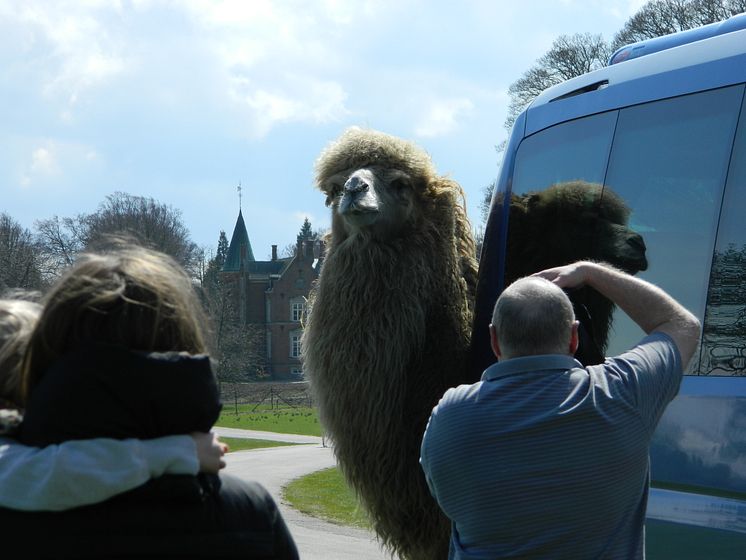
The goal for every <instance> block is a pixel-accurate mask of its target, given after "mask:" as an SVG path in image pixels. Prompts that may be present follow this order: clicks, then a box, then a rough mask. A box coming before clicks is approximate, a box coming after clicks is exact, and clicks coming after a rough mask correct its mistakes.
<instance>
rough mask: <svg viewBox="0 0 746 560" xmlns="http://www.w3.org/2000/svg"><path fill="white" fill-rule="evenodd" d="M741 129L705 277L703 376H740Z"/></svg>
mask: <svg viewBox="0 0 746 560" xmlns="http://www.w3.org/2000/svg"><path fill="white" fill-rule="evenodd" d="M745 217H746V123H744V122H742V123H741V125H740V128H739V132H738V136H737V138H736V142H735V145H734V149H733V157H732V158H731V166H730V174H729V176H728V184H727V186H726V190H725V196H724V198H723V211H722V215H721V217H720V225H719V227H718V237H717V245H716V247H715V255H714V257H713V262H712V272H711V275H710V291H709V293H708V296H707V311H706V313H705V320H704V329H703V330H704V337H703V340H702V352H701V361H702V367H701V373H702V374H703V375H746V227H744V223H743V220H744V218H745Z"/></svg>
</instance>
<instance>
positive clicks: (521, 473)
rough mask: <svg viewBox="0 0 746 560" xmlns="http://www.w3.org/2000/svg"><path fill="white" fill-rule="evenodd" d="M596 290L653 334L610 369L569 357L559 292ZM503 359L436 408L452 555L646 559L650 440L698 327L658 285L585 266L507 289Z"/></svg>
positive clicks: (500, 324)
mask: <svg viewBox="0 0 746 560" xmlns="http://www.w3.org/2000/svg"><path fill="white" fill-rule="evenodd" d="M585 285H587V286H590V287H592V288H594V289H595V290H597V291H598V292H600V293H601V294H603V295H604V296H606V297H608V298H609V299H610V300H611V301H613V302H614V303H615V304H616V305H618V306H619V307H620V308H621V309H622V310H623V311H624V312H625V313H626V314H627V315H629V317H630V318H631V319H632V320H633V321H634V322H635V323H637V324H638V325H639V326H640V327H641V328H642V330H643V331H645V333H647V336H645V337H644V338H643V339H642V340H641V341H640V342H639V343H638V344H637V345H636V346H635V347H634V348H632V349H631V350H629V351H628V352H625V353H624V354H621V355H619V356H616V357H613V358H607V359H606V361H605V362H604V363H603V364H600V365H595V366H589V367H583V366H582V365H581V364H580V363H579V362H577V361H576V360H575V359H574V358H573V355H574V353H575V350H576V349H577V347H578V322H577V321H576V320H575V317H574V315H573V309H572V304H571V303H570V300H569V299H568V298H567V295H566V294H565V293H564V291H563V290H564V289H572V288H577V287H580V286H585ZM489 328H490V335H491V343H492V350H493V352H494V353H495V356H496V357H497V360H498V361H497V363H496V364H494V365H492V366H490V367H489V368H488V369H487V370H486V371H485V372H484V374H483V375H482V379H481V381H479V382H478V383H475V384H473V385H461V386H459V387H456V388H454V389H450V390H448V391H447V392H446V393H445V395H443V398H442V399H441V400H440V402H439V403H438V405H437V406H436V407H435V408H434V409H433V412H432V415H431V416H430V421H429V423H428V426H427V429H426V431H425V435H424V437H423V441H422V449H421V456H420V463H421V465H422V469H423V470H424V472H425V476H426V478H427V481H428V484H429V486H430V490H431V491H432V493H433V496H435V498H436V500H437V501H438V503H439V504H440V507H441V509H442V510H443V511H444V512H445V514H446V515H447V516H448V517H449V518H450V519H451V521H452V530H451V546H450V554H449V558H451V559H470V560H471V559H480V560H488V559H489V560H494V559H497V558H542V559H546V558H582V559H585V558H623V559H635V558H644V556H645V537H644V521H645V509H646V506H647V498H648V489H649V473H650V465H649V459H648V455H649V447H650V440H651V437H652V434H653V431H654V430H655V426H656V425H657V423H658V420H659V419H660V417H661V415H662V414H663V411H664V410H665V408H666V406H667V405H668V403H669V402H670V401H671V400H672V399H673V398H674V396H676V393H677V392H678V389H679V384H680V382H681V376H682V375H683V370H684V369H685V367H686V364H687V363H688V362H689V360H690V359H691V357H692V354H693V353H694V350H695V349H696V347H697V344H698V342H699V337H700V325H699V321H698V320H697V319H696V318H695V317H694V316H693V315H692V314H691V313H690V312H689V311H687V310H686V309H685V308H684V307H682V306H681V305H680V304H679V303H677V302H676V301H675V300H674V299H673V298H671V297H670V296H669V295H668V294H666V293H665V292H663V291H662V290H661V289H659V288H657V287H656V286H654V285H652V284H650V283H648V282H645V281H643V280H640V279H638V278H634V277H632V276H630V275H628V274H625V273H623V272H620V271H617V270H615V269H613V268H611V267H609V266H606V265H603V264H597V263H591V262H579V263H575V264H571V265H568V266H563V267H558V268H553V269H549V270H545V271H542V272H540V273H538V274H535V275H534V276H531V277H527V278H522V279H520V280H517V281H516V282H514V283H513V284H511V285H510V286H509V287H508V288H507V289H506V290H505V291H504V292H503V293H502V294H501V295H500V297H499V298H498V300H497V303H496V304H495V309H494V313H493V317H492V324H491V325H490V327H489Z"/></svg>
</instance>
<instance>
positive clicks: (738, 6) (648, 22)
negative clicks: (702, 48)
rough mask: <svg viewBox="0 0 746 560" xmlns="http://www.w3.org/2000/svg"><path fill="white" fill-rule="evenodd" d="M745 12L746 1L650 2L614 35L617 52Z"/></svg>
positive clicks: (659, 0) (613, 42)
mask: <svg viewBox="0 0 746 560" xmlns="http://www.w3.org/2000/svg"><path fill="white" fill-rule="evenodd" d="M745 11H746V0H652V1H650V2H648V3H647V4H645V5H644V6H643V7H642V8H640V10H639V11H638V12H637V13H636V14H635V15H633V16H632V17H631V18H629V20H627V23H625V24H624V27H622V29H621V30H620V31H619V32H618V33H617V34H616V35H615V36H614V40H613V41H612V45H613V47H614V49H615V50H616V49H617V48H619V47H623V46H624V45H627V44H629V43H636V42H637V41H644V40H645V39H652V38H653V37H660V36H661V35H668V34H669V33H676V32H677V31H684V30H687V29H692V28H694V27H699V26H700V25H707V24H708V23H715V22H717V21H722V20H724V19H727V18H729V17H730V16H733V15H736V14H739V13H743V12H745Z"/></svg>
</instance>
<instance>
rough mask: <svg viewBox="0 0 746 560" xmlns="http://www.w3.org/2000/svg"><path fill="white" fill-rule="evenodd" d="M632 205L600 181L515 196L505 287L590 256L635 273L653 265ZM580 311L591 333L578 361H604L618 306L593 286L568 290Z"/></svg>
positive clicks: (560, 186)
mask: <svg viewBox="0 0 746 560" xmlns="http://www.w3.org/2000/svg"><path fill="white" fill-rule="evenodd" d="M629 214H630V211H629V207H628V206H627V205H626V204H625V202H624V201H623V200H622V199H621V198H620V197H619V196H618V195H617V194H616V193H614V192H613V191H612V189H610V188H609V187H606V188H604V187H602V186H601V185H599V184H596V183H587V182H585V181H568V182H565V183H557V184H555V185H552V186H550V187H549V188H547V189H544V190H542V191H537V192H531V193H527V194H525V195H513V197H512V199H511V204H510V218H509V222H508V232H509V233H508V250H507V259H506V269H505V285H506V286H507V285H508V284H510V283H511V282H513V281H514V280H517V279H518V278H521V277H523V276H527V275H529V274H533V273H534V272H538V271H540V270H543V269H545V268H550V267H553V266H560V265H563V264H568V263H572V262H575V261H578V260H583V259H589V260H595V261H603V262H607V263H609V264H611V265H614V266H616V267H617V268H620V269H621V270H624V271H625V272H628V273H629V274H636V273H637V272H640V271H642V270H645V269H646V268H647V266H648V263H647V259H646V257H645V242H644V241H643V239H642V237H641V236H640V235H639V234H637V233H636V232H634V231H632V230H631V229H629V227H628V225H627V223H628V221H629ZM569 296H570V299H571V300H572V302H573V305H574V306H575V313H576V315H577V316H578V318H579V319H581V321H582V322H583V323H584V325H585V326H586V327H587V328H586V329H585V330H586V332H592V333H593V338H592V339H590V338H588V339H585V340H584V341H581V348H580V349H579V354H577V355H576V357H577V358H578V359H580V360H581V362H582V363H584V364H594V363H601V362H603V360H604V353H605V351H606V345H607V342H608V337H609V328H610V326H611V321H612V315H613V312H614V304H613V303H611V301H609V300H608V299H606V298H605V297H603V296H602V295H601V294H599V293H598V292H596V291H595V290H593V289H591V288H583V289H580V290H576V291H573V292H571V293H570V294H569Z"/></svg>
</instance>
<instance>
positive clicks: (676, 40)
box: [608, 13, 746, 66]
mask: <svg viewBox="0 0 746 560" xmlns="http://www.w3.org/2000/svg"><path fill="white" fill-rule="evenodd" d="M739 29H746V13H743V14H738V15H735V16H732V17H730V18H728V19H726V20H725V21H718V22H715V23H711V24H709V25H703V26H702V27H696V28H694V29H688V30H686V31H680V32H678V33H671V34H670V35H663V36H661V37H655V38H653V39H647V40H645V41H639V42H637V43H632V44H631V45H626V46H624V47H621V48H620V49H618V50H617V51H616V52H615V53H614V54H612V55H611V57H610V58H609V64H608V65H609V66H611V65H612V64H618V63H620V62H624V61H625V60H631V59H633V58H640V57H641V56H646V55H649V54H652V53H655V52H659V51H664V50H666V49H670V48H673V47H678V46H680V45H686V44H689V43H694V42H696V41H701V40H702V39H709V38H710V37H715V36H717V35H722V34H724V33H730V32H732V31H738V30H739Z"/></svg>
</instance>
